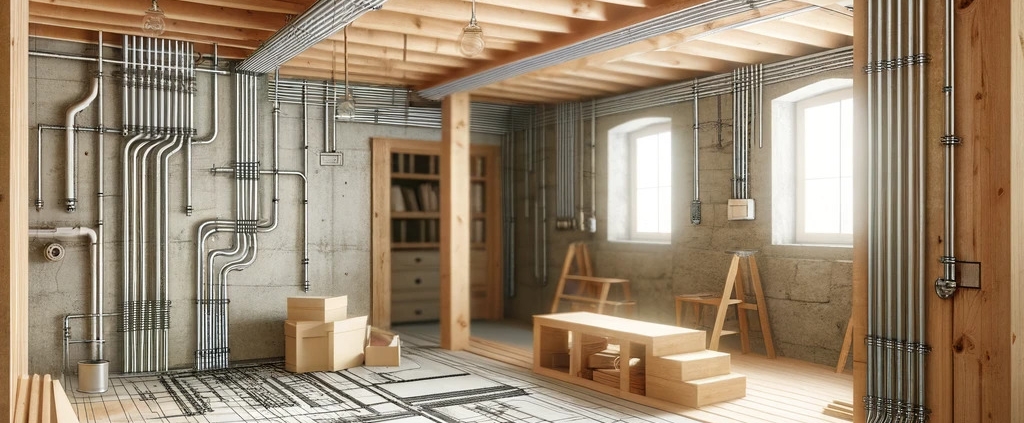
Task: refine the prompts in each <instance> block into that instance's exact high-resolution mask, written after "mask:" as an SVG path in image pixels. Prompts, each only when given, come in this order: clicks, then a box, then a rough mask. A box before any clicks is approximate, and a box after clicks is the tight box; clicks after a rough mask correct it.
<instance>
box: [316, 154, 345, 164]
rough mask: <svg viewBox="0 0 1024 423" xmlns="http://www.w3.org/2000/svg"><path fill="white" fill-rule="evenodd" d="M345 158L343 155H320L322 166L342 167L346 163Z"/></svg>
mask: <svg viewBox="0 0 1024 423" xmlns="http://www.w3.org/2000/svg"><path fill="white" fill-rule="evenodd" d="M344 159H345V157H344V156H343V155H342V154H341V153H328V152H323V153H320V166H341V165H342V164H343V163H345V160H344Z"/></svg>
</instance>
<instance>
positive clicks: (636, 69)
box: [604, 62, 698, 81]
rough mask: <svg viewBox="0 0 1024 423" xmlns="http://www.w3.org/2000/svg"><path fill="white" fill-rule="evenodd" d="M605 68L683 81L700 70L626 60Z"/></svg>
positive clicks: (666, 79)
mask: <svg viewBox="0 0 1024 423" xmlns="http://www.w3.org/2000/svg"><path fill="white" fill-rule="evenodd" d="M604 68H605V69H611V70H614V71H618V72H623V73H630V74H633V75H640V76H646V77H648V78H655V79H660V80H662V81H681V80H684V79H689V78H692V77H693V76H694V75H697V74H698V72H695V71H691V70H686V69H669V68H663V67H658V66H649V65H642V64H638V63H625V62H617V63H608V64H606V65H605V66H604Z"/></svg>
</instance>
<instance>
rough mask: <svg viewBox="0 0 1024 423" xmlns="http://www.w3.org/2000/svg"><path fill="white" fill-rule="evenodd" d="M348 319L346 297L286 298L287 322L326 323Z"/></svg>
mask: <svg viewBox="0 0 1024 423" xmlns="http://www.w3.org/2000/svg"><path fill="white" fill-rule="evenodd" d="M347 317H348V296H346V295H342V296H340V297H288V320H293V321H304V322H320V323H328V322H334V321H338V320H345V319H346V318H347Z"/></svg>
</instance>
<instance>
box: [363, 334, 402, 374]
mask: <svg viewBox="0 0 1024 423" xmlns="http://www.w3.org/2000/svg"><path fill="white" fill-rule="evenodd" d="M365 365H367V366H387V367H397V366H400V365H402V344H401V341H400V340H399V339H398V335H396V334H393V333H391V332H388V331H385V330H383V329H377V328H374V327H371V328H370V339H369V341H368V342H367V345H366V361H365Z"/></svg>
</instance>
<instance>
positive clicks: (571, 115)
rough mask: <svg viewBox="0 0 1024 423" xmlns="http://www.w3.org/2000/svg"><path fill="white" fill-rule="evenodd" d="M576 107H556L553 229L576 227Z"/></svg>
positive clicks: (567, 105) (564, 104) (565, 104)
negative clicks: (556, 179) (554, 217)
mask: <svg viewBox="0 0 1024 423" xmlns="http://www.w3.org/2000/svg"><path fill="white" fill-rule="evenodd" d="M578 112H579V110H578V107H577V106H576V105H575V104H573V103H562V104H559V105H558V109H557V121H556V127H557V128H558V136H557V138H556V139H555V143H556V145H557V146H558V154H557V157H556V158H557V159H558V166H557V167H556V172H557V174H558V185H556V186H555V192H556V197H557V200H558V202H557V206H558V207H557V210H556V213H557V215H556V221H555V228H556V229H562V230H568V229H573V228H575V227H576V225H577V223H578V222H577V221H576V216H575V212H576V210H575V207H574V203H575V201H576V192H575V190H576V181H575V179H576V137H577V133H576V130H577V121H578V116H577V113H578Z"/></svg>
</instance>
